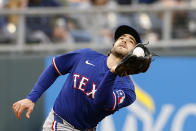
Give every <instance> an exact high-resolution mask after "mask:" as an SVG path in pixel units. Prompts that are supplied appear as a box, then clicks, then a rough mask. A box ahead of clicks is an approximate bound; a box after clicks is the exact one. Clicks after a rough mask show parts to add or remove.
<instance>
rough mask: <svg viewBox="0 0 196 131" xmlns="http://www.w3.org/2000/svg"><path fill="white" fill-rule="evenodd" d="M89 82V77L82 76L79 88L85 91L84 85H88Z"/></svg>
mask: <svg viewBox="0 0 196 131" xmlns="http://www.w3.org/2000/svg"><path fill="white" fill-rule="evenodd" d="M87 83H88V78H86V77H84V76H83V77H82V79H81V81H80V84H79V87H78V89H79V90H81V91H84V90H85V89H84V88H82V87H83V86H86V84H87Z"/></svg>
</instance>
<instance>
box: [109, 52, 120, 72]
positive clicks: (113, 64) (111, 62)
mask: <svg viewBox="0 0 196 131" xmlns="http://www.w3.org/2000/svg"><path fill="white" fill-rule="evenodd" d="M121 60H122V59H120V58H118V57H116V56H115V55H113V54H112V53H111V54H110V55H109V56H108V58H107V66H108V68H109V69H111V68H112V67H116V66H117V65H118V64H119V63H120V61H121Z"/></svg>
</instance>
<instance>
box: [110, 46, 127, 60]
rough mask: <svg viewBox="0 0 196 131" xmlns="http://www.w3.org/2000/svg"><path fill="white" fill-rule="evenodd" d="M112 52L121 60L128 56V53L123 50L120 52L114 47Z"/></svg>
mask: <svg viewBox="0 0 196 131" xmlns="http://www.w3.org/2000/svg"><path fill="white" fill-rule="evenodd" d="M110 52H111V54H113V55H114V56H116V57H117V58H120V59H122V58H124V57H125V56H126V55H127V54H128V53H127V52H124V51H123V50H120V49H119V48H117V47H113V48H112V49H111V51H110Z"/></svg>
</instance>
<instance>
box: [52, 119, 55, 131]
mask: <svg viewBox="0 0 196 131" xmlns="http://www.w3.org/2000/svg"><path fill="white" fill-rule="evenodd" d="M54 123H55V120H54V121H53V122H52V131H54Z"/></svg>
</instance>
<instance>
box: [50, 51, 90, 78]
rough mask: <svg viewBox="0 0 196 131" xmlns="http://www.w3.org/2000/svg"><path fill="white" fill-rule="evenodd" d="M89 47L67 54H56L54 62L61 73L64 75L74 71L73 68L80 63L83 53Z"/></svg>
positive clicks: (57, 70)
mask: <svg viewBox="0 0 196 131" xmlns="http://www.w3.org/2000/svg"><path fill="white" fill-rule="evenodd" d="M88 50H89V49H79V50H76V51H72V52H70V53H67V54H63V55H59V56H55V57H53V59H52V64H53V66H54V68H55V70H56V72H57V73H58V74H59V75H64V74H67V73H70V72H72V70H73V69H74V68H75V67H76V65H77V64H78V63H79V61H80V60H81V58H82V57H83V54H84V53H86V52H87V51H88Z"/></svg>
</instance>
